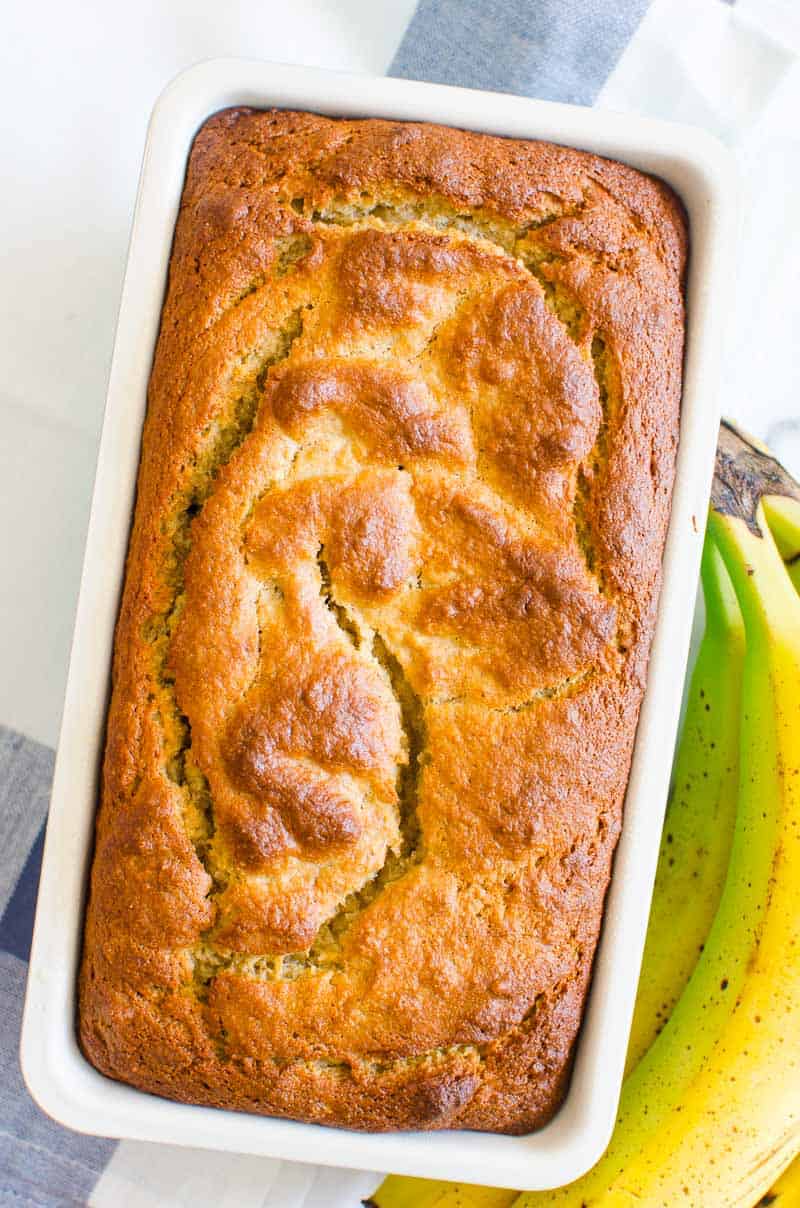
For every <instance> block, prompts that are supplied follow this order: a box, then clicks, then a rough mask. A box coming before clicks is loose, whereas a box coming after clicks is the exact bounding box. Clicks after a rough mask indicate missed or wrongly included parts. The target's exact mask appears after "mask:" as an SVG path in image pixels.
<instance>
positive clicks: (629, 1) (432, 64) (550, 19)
mask: <svg viewBox="0 0 800 1208" xmlns="http://www.w3.org/2000/svg"><path fill="white" fill-rule="evenodd" d="M648 5H649V0H614V2H613V3H609V0H420V3H419V5H418V6H417V9H416V12H415V13H414V16H413V17H412V18H411V23H410V25H409V27H408V29H407V30H406V33H405V36H404V38H403V41H402V42H401V43H400V46H399V48H398V51H397V53H396V55H395V57H394V60H393V61H392V65H391V67H390V68H389V75H393V76H405V77H406V78H407V79H417V80H429V81H431V82H433V83H437V84H461V85H463V86H464V87H466V88H487V89H490V90H492V91H496V92H517V93H522V94H523V95H525V96H535V97H539V98H540V99H542V100H547V101H571V102H573V103H575V104H579V105H591V104H592V102H593V101H594V99H595V98H596V96H597V94H598V92H599V91H600V89H601V88H602V87H603V84H604V83H605V81H606V79H607V78H608V76H609V75H610V74H611V72H612V71H613V69H614V66H615V65H616V62H617V60H618V59H619V57H620V55H621V54H622V52H623V50H624V49H625V47H626V46H627V44H628V42H629V41H630V39H631V37H632V35H633V33H634V32H635V30H636V28H637V26H638V25H639V22H640V21H641V19H642V17H643V16H644V14H645V12H646V11H647V8H648Z"/></svg>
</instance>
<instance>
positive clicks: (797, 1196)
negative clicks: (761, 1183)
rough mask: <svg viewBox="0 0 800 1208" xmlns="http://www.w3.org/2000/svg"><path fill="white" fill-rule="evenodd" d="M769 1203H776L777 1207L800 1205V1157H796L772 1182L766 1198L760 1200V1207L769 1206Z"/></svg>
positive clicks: (784, 1207) (790, 1207)
mask: <svg viewBox="0 0 800 1208" xmlns="http://www.w3.org/2000/svg"><path fill="white" fill-rule="evenodd" d="M768 1204H774V1205H775V1208H798V1205H800V1157H797V1158H795V1159H794V1161H793V1162H792V1163H791V1165H790V1166H788V1167H787V1168H786V1170H784V1172H783V1174H782V1175H781V1176H780V1177H779V1178H778V1179H777V1181H776V1182H774V1183H773V1184H772V1186H771V1187H770V1189H769V1191H768V1192H767V1194H766V1195H765V1196H764V1198H763V1199H761V1200H759V1201H758V1208H767V1205H768Z"/></svg>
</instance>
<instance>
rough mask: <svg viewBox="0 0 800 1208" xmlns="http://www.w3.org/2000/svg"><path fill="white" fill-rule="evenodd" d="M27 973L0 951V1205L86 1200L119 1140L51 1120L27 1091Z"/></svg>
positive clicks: (50, 1207)
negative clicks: (23, 1066)
mask: <svg viewBox="0 0 800 1208" xmlns="http://www.w3.org/2000/svg"><path fill="white" fill-rule="evenodd" d="M26 973H27V968H26V966H25V965H24V964H23V962H22V961H20V960H17V958H16V957H15V956H10V955H8V953H5V952H0V1205H3V1208H5V1205H8V1206H9V1208H12V1206H13V1208H23V1205H24V1206H25V1208H27V1206H28V1205H35V1206H36V1208H61V1205H68V1204H69V1205H79V1204H86V1203H87V1202H88V1199H89V1195H90V1193H91V1191H92V1188H93V1187H94V1186H95V1184H96V1182H97V1180H98V1178H99V1177H100V1175H101V1174H102V1172H103V1170H104V1169H105V1167H106V1166H107V1165H108V1162H109V1159H110V1158H111V1155H112V1154H113V1152H114V1150H115V1149H116V1145H117V1143H116V1141H108V1140H106V1139H105V1138H102V1137H84V1136H82V1135H81V1134H80V1133H74V1132H70V1131H69V1129H66V1128H62V1127H61V1125H59V1124H55V1123H54V1122H53V1121H52V1120H51V1119H49V1117H48V1116H46V1115H45V1114H44V1112H42V1111H40V1110H39V1108H38V1107H37V1106H36V1104H35V1103H34V1102H33V1100H32V1099H31V1097H30V1095H29V1094H28V1092H27V1091H26V1089H25V1085H24V1083H23V1081H22V1074H21V1072H20V1068H19V1057H18V1048H19V1029H20V1021H21V1015H22V998H23V993H24V986H25V975H26Z"/></svg>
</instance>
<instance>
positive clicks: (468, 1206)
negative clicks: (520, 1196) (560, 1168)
mask: <svg viewBox="0 0 800 1208" xmlns="http://www.w3.org/2000/svg"><path fill="white" fill-rule="evenodd" d="M516 1198H517V1193H516V1191H501V1190H500V1189H498V1188H496V1187H477V1186H475V1185H474V1184H473V1183H442V1182H439V1181H438V1180H437V1179H408V1178H403V1177H402V1176H401V1175H394V1174H390V1175H389V1176H388V1177H387V1178H385V1179H384V1180H383V1182H382V1183H381V1185H380V1187H379V1188H378V1190H377V1191H375V1192H373V1195H372V1198H371V1199H370V1200H366V1201H365V1204H366V1205H370V1206H372V1208H511V1205H512V1204H513V1202H514V1200H515V1199H516Z"/></svg>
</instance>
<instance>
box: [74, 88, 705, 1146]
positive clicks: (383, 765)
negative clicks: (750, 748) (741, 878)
mask: <svg viewBox="0 0 800 1208" xmlns="http://www.w3.org/2000/svg"><path fill="white" fill-rule="evenodd" d="M685 247H686V235H685V226H684V220H683V216H682V211H681V208H680V206H679V203H678V202H677V201H676V199H675V198H674V197H673V195H672V194H671V193H670V192H669V190H667V189H666V188H665V187H664V186H663V185H661V184H660V183H659V182H657V181H654V180H652V179H650V178H647V177H645V176H642V175H641V174H639V173H637V172H635V171H633V170H631V169H629V168H626V167H624V166H622V165H620V164H616V163H610V162H608V161H604V160H601V159H598V158H597V157H595V156H591V155H588V154H584V153H582V152H578V151H572V150H569V149H566V148H563V147H556V146H550V145H547V144H542V143H524V142H513V141H510V140H504V139H499V138H491V137H487V136H482V135H476V134H469V133H464V132H461V131H456V130H448V129H443V128H439V127H434V126H424V125H408V124H402V123H396V122H384V121H363V122H351V121H334V120H330V119H326V118H321V117H317V116H314V115H312V114H304V113H286V112H271V113H263V112H256V111H252V110H246V109H239V110H229V111H226V112H223V113H220V114H217V115H216V116H215V117H213V118H212V119H211V120H210V121H208V122H207V123H206V124H205V125H204V126H203V128H202V129H201V131H200V132H199V134H198V136H197V138H196V141H195V144H194V148H193V150H192V154H191V158H190V162H189V168H188V174H187V180H186V186H185V190H184V195H183V200H182V204H181V211H180V216H179V219H178V224H177V228H176V233H175V244H174V249H173V255H172V261H171V265H170V275H169V288H168V292H167V299H166V302H165V305H164V311H163V315H162V322H161V333H160V337H159V341H158V348H157V352H156V357H155V362H154V366H153V372H152V377H151V383H150V392H149V406H148V415H147V420H146V424H145V431H144V438H143V450H142V459H141V467H140V473H139V487H138V498H137V505H136V514H135V519H134V526H133V532H132V536H131V542H130V549H129V555H128V566H127V575H126V582H125V589H124V594H123V600H122V607H121V612H120V618H119V623H118V629H117V640H116V648H115V657H114V670H113V693H112V700H111V706H110V711H109V719H108V739H107V748H106V758H105V767H104V777H103V790H102V802H101V808H100V812H99V817H98V824H97V846H96V852H95V858H94V865H93V870H92V881H91V893H90V900H89V906H88V914H87V922H86V936H85V949H84V958H83V966H82V973H81V987H80V1036H81V1043H82V1045H83V1049H84V1052H85V1053H86V1054H87V1056H88V1057H89V1059H90V1060H91V1061H92V1062H93V1064H95V1065H96V1066H97V1068H98V1069H100V1070H102V1071H103V1072H104V1073H106V1074H108V1075H110V1076H111V1077H114V1078H119V1079H121V1080H123V1081H126V1082H130V1083H132V1084H133V1085H134V1086H137V1087H141V1088H142V1089H144V1090H147V1091H151V1092H154V1093H157V1094H162V1095H166V1096H168V1097H170V1098H173V1099H179V1100H188V1101H190V1102H195V1103H207V1104H215V1105H219V1106H223V1107H232V1108H239V1109H242V1110H249V1111H256V1112H262V1113H268V1114H276V1115H285V1116H292V1117H295V1118H298V1119H303V1120H314V1121H319V1122H323V1123H326V1122H327V1123H332V1124H340V1125H345V1126H348V1127H352V1128H365V1129H388V1128H411V1127H423V1128H444V1127H467V1128H479V1129H489V1130H495V1131H506V1132H523V1131H527V1130H529V1129H532V1128H535V1127H537V1126H540V1125H541V1124H543V1123H544V1122H545V1121H546V1120H547V1119H549V1118H550V1116H551V1115H552V1114H553V1112H554V1111H555V1109H556V1108H557V1106H558V1104H559V1102H560V1099H561V1097H562V1096H563V1093H564V1089H565V1086H566V1083H567V1079H568V1076H569V1066H570V1059H571V1054H572V1049H573V1045H574V1042H575V1038H576V1035H577V1031H578V1027H579V1024H580V1019H581V1012H582V1007H583V1000H584V996H585V993H586V988H587V984H588V979H589V974H590V970H591V963H592V957H593V954H594V949H595V944H596V941H597V935H598V930H599V925H600V920H601V915H602V908H603V901H604V895H605V891H606V887H607V883H608V877H609V870H610V863H611V857H612V854H613V850H614V846H615V843H616V839H617V836H618V833H619V827H620V819H621V811H622V800H623V795H624V791H625V785H626V781H627V775H628V768H629V763H630V756H631V750H632V745H633V739H634V732H635V727H636V720H637V716H638V710H639V704H640V700H641V694H642V691H643V686H644V677H645V670H646V665H647V657H648V650H649V644H650V639H651V634H652V628H653V622H654V614H655V606H656V601H657V596H658V587H659V576H660V562H661V554H662V547H663V541H664V535H665V529H666V523H667V518H668V514H669V501H670V495H671V489H672V477H673V464H674V454H675V447H676V441H677V431H678V413H679V398H680V378H681V355H682V339H683V303H682V273H683V265H684V259H685Z"/></svg>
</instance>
